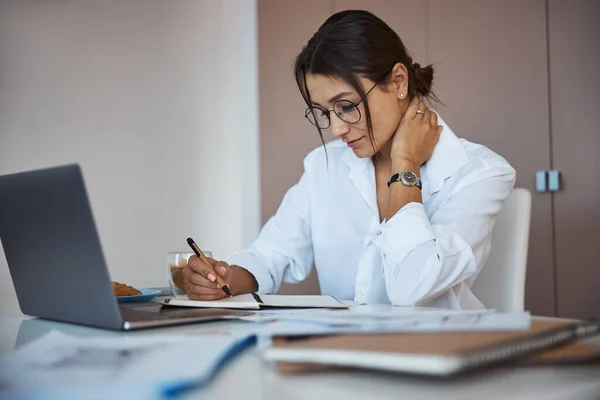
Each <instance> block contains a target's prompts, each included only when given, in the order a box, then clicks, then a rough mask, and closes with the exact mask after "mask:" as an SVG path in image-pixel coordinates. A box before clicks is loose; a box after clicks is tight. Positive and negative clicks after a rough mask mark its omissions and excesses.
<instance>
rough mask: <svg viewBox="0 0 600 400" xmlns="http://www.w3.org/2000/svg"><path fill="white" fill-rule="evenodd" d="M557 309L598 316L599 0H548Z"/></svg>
mask: <svg viewBox="0 0 600 400" xmlns="http://www.w3.org/2000/svg"><path fill="white" fill-rule="evenodd" d="M548 17H549V24H548V27H549V29H548V32H549V44H550V52H549V55H550V57H549V60H550V78H551V79H550V104H551V129H552V148H553V156H554V160H553V165H554V168H556V169H557V170H559V171H561V173H562V178H563V179H562V186H563V189H562V190H561V191H559V192H556V193H555V194H554V227H555V236H556V239H555V240H556V247H555V257H556V267H557V271H556V272H557V274H556V278H557V298H558V315H559V316H561V317H576V318H590V317H596V318H597V317H599V316H600V157H599V156H600V113H599V112H598V107H600V1H597V0H572V1H563V0H550V2H549V9H548Z"/></svg>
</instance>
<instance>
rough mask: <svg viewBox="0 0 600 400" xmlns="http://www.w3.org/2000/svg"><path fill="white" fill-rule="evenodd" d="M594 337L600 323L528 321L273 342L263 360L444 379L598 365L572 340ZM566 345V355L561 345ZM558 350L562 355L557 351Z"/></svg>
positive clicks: (590, 349)
mask: <svg viewBox="0 0 600 400" xmlns="http://www.w3.org/2000/svg"><path fill="white" fill-rule="evenodd" d="M598 334H600V322H580V323H565V322H556V321H543V322H540V321H534V322H533V323H532V327H531V329H529V330H528V331H519V332H506V331H504V332H500V331H498V332H445V333H427V332H422V333H392V334H366V335H336V336H313V337H305V338H301V339H297V338H296V339H294V338H291V337H276V338H274V340H273V347H271V348H269V349H267V350H265V351H264V352H263V357H264V358H265V359H267V360H270V361H274V362H276V363H277V368H278V369H279V371H281V372H308V371H315V370H323V369H327V368H332V367H350V368H366V369H373V370H380V371H387V372H400V373H408V374H416V375H428V376H448V375H454V374H457V373H461V372H465V371H469V370H476V369H481V368H483V367H489V366H493V365H497V364H500V363H506V362H510V361H522V360H523V359H527V358H529V357H530V356H532V355H533V354H538V355H539V357H538V359H537V360H536V361H537V363H538V364H544V363H548V362H551V361H554V362H556V361H560V360H567V362H574V361H576V360H580V361H591V360H595V361H600V347H599V346H595V345H592V344H588V343H585V342H578V341H577V340H578V339H583V338H586V337H590V336H594V335H598ZM567 343H572V344H571V346H570V347H571V348H570V349H569V351H564V349H563V348H562V347H559V346H561V345H565V344H567ZM559 350H563V351H559Z"/></svg>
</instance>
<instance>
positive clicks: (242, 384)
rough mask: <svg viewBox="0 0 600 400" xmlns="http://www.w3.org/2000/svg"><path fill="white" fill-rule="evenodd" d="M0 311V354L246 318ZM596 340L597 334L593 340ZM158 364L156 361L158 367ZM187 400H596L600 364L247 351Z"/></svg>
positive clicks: (200, 328)
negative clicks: (485, 368)
mask: <svg viewBox="0 0 600 400" xmlns="http://www.w3.org/2000/svg"><path fill="white" fill-rule="evenodd" d="M2 304H3V307H2V308H0V355H5V354H7V353H9V352H11V351H13V349H14V348H15V347H18V346H22V345H23V344H26V343H28V342H30V341H31V340H33V339H35V338H38V337H40V336H41V335H43V334H45V333H46V332H48V331H49V330H51V329H56V330H59V331H62V332H64V333H67V334H71V335H76V336H109V335H128V336H136V335H140V336H143V335H165V334H171V333H187V332H206V331H213V330H216V329H229V328H234V329H244V327H245V326H247V324H248V323H245V322H240V321H227V322H225V321H221V322H211V323H203V324H197V325H185V326H180V327H171V328H161V329H154V330H145V331H138V332H127V333H122V332H113V331H107V330H101V329H93V328H87V327H82V326H76V325H70V324H64V323H59V322H51V321H46V320H41V319H35V318H30V317H26V316H23V315H21V313H20V312H19V311H18V303H17V302H16V299H12V300H11V299H8V300H5V301H4V302H3V303H2ZM594 340H595V343H598V345H600V338H595V339H594ZM158 367H160V366H158ZM183 398H189V399H223V400H225V399H227V400H231V399H273V400H275V399H323V398H327V399H360V400H365V399H369V400H371V399H391V398H402V399H442V398H443V399H460V400H465V399H477V400H479V399H483V398H485V399H505V398H508V399H519V400H520V399H545V400H547V399H569V400H575V399H598V398H600V365H593V366H577V367H573V366H571V367H544V368H529V369H525V368H519V369H514V370H509V369H506V370H501V371H495V372H491V373H488V374H477V375H473V376H469V377H463V378H456V379H453V380H431V379H422V378H414V377H406V376H399V375H392V374H379V373H372V372H359V371H354V372H331V373H321V374H312V375H310V374H309V375H293V376H292V375H289V376H288V375H280V374H278V373H277V372H275V371H274V370H273V368H272V367H271V366H270V365H268V364H266V363H264V362H263V361H262V360H261V359H260V357H259V355H258V351H257V350H256V349H251V350H248V351H246V352H245V353H243V354H242V355H240V356H239V357H237V358H236V359H234V360H233V361H232V363H231V364H229V365H227V366H226V367H225V368H224V369H223V370H222V371H221V372H220V373H219V375H218V376H217V378H216V379H215V380H214V381H213V382H212V383H211V384H210V385H209V386H207V387H205V388H201V389H198V390H196V391H195V392H191V393H188V394H187V396H185V397H183Z"/></svg>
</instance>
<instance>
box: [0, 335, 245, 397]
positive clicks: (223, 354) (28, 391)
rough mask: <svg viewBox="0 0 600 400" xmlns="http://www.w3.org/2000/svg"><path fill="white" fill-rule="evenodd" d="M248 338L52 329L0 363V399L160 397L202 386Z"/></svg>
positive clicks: (0, 360) (241, 348) (243, 345)
mask: <svg viewBox="0 0 600 400" xmlns="http://www.w3.org/2000/svg"><path fill="white" fill-rule="evenodd" d="M253 342H254V337H252V336H246V337H245V338H242V339H240V338H234V337H230V336H223V335H220V336H214V335H202V336H195V337H194V336H185V335H178V336H160V337H150V338H148V337H142V338H140V337H122V336H121V337H93V338H89V337H86V338H79V337H75V336H69V335H65V334H63V333H60V332H57V331H52V332H50V333H48V334H47V335H45V336H43V337H41V338H40V339H38V340H36V341H34V342H32V343H30V344H28V345H25V346H24V347H22V348H20V349H18V350H17V351H15V352H14V353H12V354H11V355H10V356H8V357H6V358H4V359H0V398H7V399H8V398H11V399H19V398H60V399H80V398H86V399H88V398H98V399H107V398H110V399H121V398H127V399H132V398H144V399H153V398H165V397H170V396H172V395H174V394H177V393H180V392H182V391H184V390H186V389H188V388H193V387H197V386H199V385H203V384H206V383H207V382H209V381H210V379H211V378H212V377H213V376H214V375H215V374H216V373H217V371H218V370H219V369H220V367H221V366H222V365H223V364H224V363H225V362H226V361H228V360H229V359H230V358H233V356H235V354H236V353H238V352H240V351H241V350H243V349H244V348H246V347H248V346H249V345H250V344H252V343H253Z"/></svg>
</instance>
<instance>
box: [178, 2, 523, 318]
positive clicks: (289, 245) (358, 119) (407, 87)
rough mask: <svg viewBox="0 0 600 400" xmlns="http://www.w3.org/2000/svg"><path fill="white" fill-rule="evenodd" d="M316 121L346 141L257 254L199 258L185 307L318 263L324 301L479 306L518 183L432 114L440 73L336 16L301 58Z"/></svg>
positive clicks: (322, 162) (313, 166)
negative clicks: (500, 221) (495, 239)
mask: <svg viewBox="0 0 600 400" xmlns="http://www.w3.org/2000/svg"><path fill="white" fill-rule="evenodd" d="M295 75H296V81H297V83H298V87H299V89H300V93H301V94H302V96H303V97H304V100H305V101H306V104H307V105H308V109H307V110H306V113H305V116H306V118H307V119H308V120H309V121H310V122H311V123H312V124H313V125H315V126H316V128H317V130H318V132H319V134H320V135H321V140H323V135H322V130H329V131H330V132H331V134H332V135H333V137H334V138H335V139H336V140H334V141H332V142H330V143H328V144H327V145H324V146H323V147H319V148H317V149H316V150H314V151H313V152H311V153H310V154H309V155H308V156H307V157H306V159H305V161H304V169H305V170H304V174H303V175H302V177H301V179H300V181H299V182H298V183H297V184H296V185H295V186H294V187H292V188H291V189H290V190H289V191H288V192H287V194H286V195H285V197H284V199H283V201H282V203H281V205H280V207H279V209H278V211H277V213H276V215H275V216H273V217H272V218H271V219H270V220H269V221H268V222H267V224H266V225H265V226H264V227H263V229H262V231H261V233H260V235H259V237H258V239H257V240H256V241H255V242H254V243H252V244H251V245H250V247H249V248H247V249H246V250H243V251H241V252H238V253H236V254H233V255H232V256H231V257H230V258H229V259H228V260H227V262H223V261H218V262H216V263H215V265H214V267H215V268H214V269H213V268H212V267H211V266H208V265H205V264H203V263H202V262H201V261H200V260H199V259H198V258H196V257H194V258H192V259H190V261H189V265H188V267H187V268H186V270H185V278H186V290H187V293H188V296H189V297H190V298H192V299H198V300H212V299H218V298H221V297H223V296H224V293H223V292H222V291H221V290H220V289H219V287H218V285H217V283H216V282H215V281H216V277H215V275H214V274H215V271H216V273H218V274H219V275H221V277H223V278H224V280H225V281H226V282H227V283H228V284H229V287H230V289H231V290H232V292H233V293H234V294H242V293H248V292H252V291H259V292H262V293H272V292H276V291H277V290H278V288H279V285H280V284H281V282H282V281H284V282H300V281H302V280H304V279H305V278H306V277H307V276H308V275H309V273H310V270H311V268H312V264H313V262H314V264H315V265H316V268H317V270H318V274H319V280H320V284H321V291H322V293H323V294H329V295H333V296H335V297H336V298H338V299H351V300H356V301H360V302H376V303H391V304H394V305H401V306H414V305H427V306H434V307H444V308H482V307H483V305H482V304H481V302H480V301H479V300H478V299H477V298H476V297H475V296H474V295H473V293H472V292H471V290H470V286H471V284H472V283H473V281H474V279H475V277H476V276H477V273H478V272H479V271H480V270H481V267H482V266H483V265H484V263H485V261H486V259H487V257H488V254H489V251H490V235H491V231H492V228H493V226H494V221H495V219H496V216H497V214H498V212H499V211H500V210H501V208H502V204H503V202H504V200H505V199H506V198H507V197H508V195H509V194H510V192H511V190H512V188H513V185H514V181H515V171H514V170H513V169H512V168H511V166H510V165H509V164H508V163H507V162H506V161H505V160H504V159H503V158H502V157H500V156H498V155H496V154H495V153H493V152H492V151H490V150H489V149H487V148H485V147H483V146H480V145H477V144H473V143H469V142H467V141H466V140H459V139H458V138H457V137H456V136H455V135H454V133H453V132H452V131H451V130H450V128H449V127H448V126H447V125H446V124H445V123H444V122H443V121H442V120H441V119H440V118H439V117H438V115H437V114H436V113H435V112H434V111H431V110H430V109H429V108H427V106H426V105H425V103H424V100H425V99H433V100H436V98H435V96H434V95H433V94H432V92H431V84H432V80H433V68H432V67H431V66H427V67H425V68H422V67H420V66H419V64H417V63H413V61H412V59H411V57H410V56H409V55H408V52H407V49H406V48H405V47H404V45H403V43H402V41H401V40H400V38H399V37H398V35H397V34H396V33H395V32H394V31H393V30H392V29H391V28H390V27H389V26H387V25H386V24H385V23H384V22H383V21H382V20H380V19H379V18H377V17H376V16H374V15H372V14H370V13H368V12H365V11H343V12H340V13H337V14H335V15H333V16H331V17H330V18H329V19H328V20H327V21H325V23H324V24H323V25H322V26H321V27H320V28H319V30H318V31H317V32H316V33H315V34H314V36H313V37H312V38H311V39H310V40H309V42H308V44H307V45H306V46H305V47H304V48H303V49H302V52H301V53H300V54H299V55H298V57H297V59H296V64H295Z"/></svg>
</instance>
